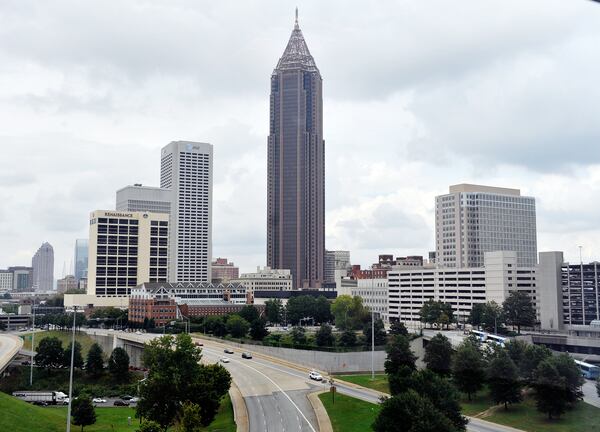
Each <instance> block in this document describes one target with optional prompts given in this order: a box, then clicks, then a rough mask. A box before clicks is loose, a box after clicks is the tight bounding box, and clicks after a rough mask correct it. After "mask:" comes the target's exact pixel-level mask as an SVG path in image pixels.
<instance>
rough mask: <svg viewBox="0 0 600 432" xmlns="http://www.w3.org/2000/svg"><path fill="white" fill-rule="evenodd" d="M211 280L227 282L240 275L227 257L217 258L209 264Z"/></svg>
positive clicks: (238, 270)
mask: <svg viewBox="0 0 600 432" xmlns="http://www.w3.org/2000/svg"><path fill="white" fill-rule="evenodd" d="M211 274H212V280H213V282H217V283H219V282H229V281H231V280H234V279H238V278H239V277H240V269H239V268H237V267H236V266H235V265H234V264H233V263H232V262H228V261H227V258H217V259H216V260H214V261H213V262H212V264H211Z"/></svg>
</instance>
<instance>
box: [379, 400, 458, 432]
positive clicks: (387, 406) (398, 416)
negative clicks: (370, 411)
mask: <svg viewBox="0 0 600 432" xmlns="http://www.w3.org/2000/svg"><path fill="white" fill-rule="evenodd" d="M372 427H373V430H374V431H375V432H431V431H436V432H456V431H457V430H458V429H456V427H455V426H454V425H453V424H452V422H451V421H450V420H449V419H448V418H447V417H446V416H445V415H443V414H442V413H441V412H440V411H439V410H437V409H436V408H435V406H434V405H433V404H432V403H431V401H429V400H428V399H427V398H424V397H422V396H420V395H419V394H418V393H417V392H415V391H414V390H409V391H407V392H404V393H401V394H399V395H397V396H393V397H391V398H389V399H386V400H384V401H383V403H382V404H381V410H380V411H379V414H378V416H377V418H376V419H375V423H373V426H372Z"/></svg>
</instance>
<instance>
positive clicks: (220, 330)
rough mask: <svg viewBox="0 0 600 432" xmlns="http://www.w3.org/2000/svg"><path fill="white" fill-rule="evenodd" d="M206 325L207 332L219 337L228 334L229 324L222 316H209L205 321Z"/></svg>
mask: <svg viewBox="0 0 600 432" xmlns="http://www.w3.org/2000/svg"><path fill="white" fill-rule="evenodd" d="M204 327H205V328H206V332H207V333H212V334H213V335H215V336H217V337H222V336H225V335H226V334H227V325H226V324H225V319H224V317H222V316H209V317H206V319H205V321H204Z"/></svg>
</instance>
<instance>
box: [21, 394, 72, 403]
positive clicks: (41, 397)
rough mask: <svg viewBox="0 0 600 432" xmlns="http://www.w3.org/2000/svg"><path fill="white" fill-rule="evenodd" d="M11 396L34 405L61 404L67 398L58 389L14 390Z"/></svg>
mask: <svg viewBox="0 0 600 432" xmlns="http://www.w3.org/2000/svg"><path fill="white" fill-rule="evenodd" d="M13 396H14V397H16V398H19V399H21V400H23V401H25V402H30V403H33V404H36V405H63V404H64V401H65V399H66V398H67V395H66V394H64V393H63V392H60V391H16V392H13Z"/></svg>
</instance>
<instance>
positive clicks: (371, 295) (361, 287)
mask: <svg viewBox="0 0 600 432" xmlns="http://www.w3.org/2000/svg"><path fill="white" fill-rule="evenodd" d="M388 291H389V285H388V280H387V279H356V286H355V287H351V289H350V293H351V295H352V296H359V297H361V298H362V299H363V304H364V305H365V306H366V307H368V308H369V310H370V311H373V312H375V314H376V315H377V316H378V317H379V318H381V319H382V320H383V321H384V322H388V321H389V317H388Z"/></svg>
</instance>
